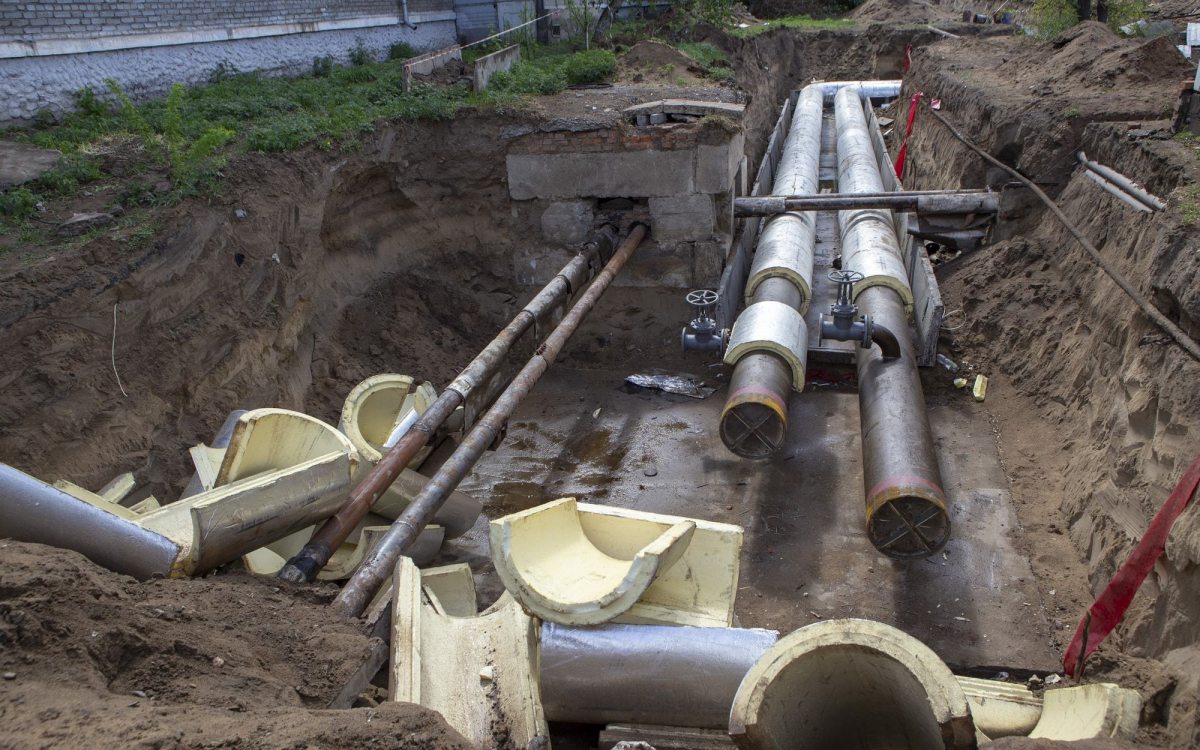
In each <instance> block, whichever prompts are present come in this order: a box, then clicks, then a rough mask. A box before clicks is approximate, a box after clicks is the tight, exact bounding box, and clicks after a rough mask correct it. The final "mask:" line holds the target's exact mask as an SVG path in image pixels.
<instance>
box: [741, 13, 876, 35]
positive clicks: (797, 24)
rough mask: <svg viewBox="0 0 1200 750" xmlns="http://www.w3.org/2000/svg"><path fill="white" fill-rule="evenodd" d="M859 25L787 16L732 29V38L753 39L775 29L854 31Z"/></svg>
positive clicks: (845, 19) (826, 19)
mask: <svg viewBox="0 0 1200 750" xmlns="http://www.w3.org/2000/svg"><path fill="white" fill-rule="evenodd" d="M856 25H857V24H856V23H855V21H854V20H852V19H849V18H813V17H811V16H785V17H783V18H775V19H772V20H770V21H767V22H766V23H764V24H760V25H758V26H750V27H749V28H745V29H730V30H729V34H730V36H736V37H742V38H746V37H751V36H757V35H758V34H762V33H764V32H767V31H773V30H774V29H835V30H836V29H853V28H855V26H856Z"/></svg>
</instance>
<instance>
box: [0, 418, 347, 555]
mask: <svg viewBox="0 0 1200 750" xmlns="http://www.w3.org/2000/svg"><path fill="white" fill-rule="evenodd" d="M357 465H358V452H357V451H356V450H355V449H354V446H353V445H351V444H350V441H349V440H347V439H346V437H345V436H344V435H342V434H341V433H340V432H338V431H337V430H335V429H334V428H333V427H330V426H329V425H327V424H325V423H324V422H321V421H320V420H317V419H313V418H312V417H310V416H308V415H306V414H301V413H299V412H293V411H287V410H285V409H256V410H254V411H250V412H246V413H245V414H243V415H241V417H239V419H238V420H237V423H236V425H235V427H234V430H233V434H232V436H231V438H230V443H229V448H228V449H227V450H226V451H225V453H224V455H223V458H222V460H221V463H220V465H219V466H218V467H217V468H216V470H215V477H216V481H217V483H218V486H216V487H213V488H210V489H207V490H206V491H204V492H200V493H198V494H196V495H192V496H190V497H187V498H185V499H182V500H179V501H177V502H174V503H171V504H169V505H165V506H162V507H160V508H158V509H155V510H151V511H150V512H147V513H142V514H138V513H137V512H135V511H134V510H133V509H130V508H124V507H122V506H120V505H118V504H116V503H113V502H110V501H108V500H107V499H106V498H104V497H103V496H101V495H99V494H96V493H89V492H87V491H86V490H79V488H75V489H76V490H77V491H78V492H79V494H78V495H72V494H68V493H67V492H65V491H53V492H46V491H43V490H41V488H39V487H38V486H37V485H39V484H40V485H43V486H44V487H46V489H49V490H53V488H49V487H48V486H47V485H44V483H39V482H37V480H33V478H32V477H28V476H27V475H21V477H23V479H22V478H21V477H15V478H14V481H16V480H18V479H19V480H20V481H21V482H23V483H24V484H27V485H28V484H30V481H32V482H34V483H37V484H32V485H30V487H31V488H34V489H36V490H37V492H36V494H37V495H38V497H43V498H44V501H43V502H40V503H34V504H33V506H32V509H31V511H24V512H26V513H28V512H32V513H33V514H34V515H35V516H36V515H40V516H41V518H28V519H23V522H22V523H21V524H3V525H0V528H3V529H6V530H9V531H7V533H9V535H11V536H12V537H13V538H15V539H20V540H22V541H31V542H41V543H43V544H53V545H55V546H59V547H63V548H65V549H74V550H77V551H79V552H82V553H83V554H86V555H88V556H89V557H92V559H94V560H96V561H97V562H98V563H100V564H102V565H105V566H106V567H109V568H111V569H113V570H117V571H119V572H128V573H130V574H131V575H136V576H139V577H147V576H149V575H166V576H172V577H180V576H188V575H199V574H201V573H205V572H207V571H209V570H212V569H213V568H215V567H217V566H218V565H222V564H224V563H227V562H229V561H231V560H235V559H237V558H238V557H240V556H241V555H243V554H245V553H247V552H250V551H251V550H254V549H257V548H259V547H261V546H263V545H265V544H270V543H271V542H274V541H276V540H278V539H281V538H282V537H285V536H287V535H288V534H291V533H292V532H294V531H296V530H297V529H301V528H304V527H305V526H310V525H312V524H313V523H314V522H315V521H317V520H319V519H321V518H325V517H327V516H328V515H329V514H330V513H332V512H333V511H334V509H336V507H337V504H338V503H339V502H340V501H341V498H342V496H343V495H344V494H345V492H346V490H347V489H348V488H349V485H350V479H351V477H352V476H353V475H354V472H355V470H356V468H357ZM27 480H28V481H27ZM18 500H19V498H11V497H9V496H8V494H7V493H0V516H4V515H6V514H7V513H9V512H10V510H13V512H23V511H20V510H17V509H16V508H15V507H14V508H12V509H10V508H9V507H8V505H9V504H12V503H17V502H18ZM88 508H91V509H96V510H100V511H102V512H103V513H104V516H105V518H104V519H103V523H102V524H100V525H102V526H103V527H104V528H105V529H106V531H105V534H107V535H108V536H114V537H115V538H123V537H130V538H136V539H138V540H142V539H144V538H146V534H147V533H148V534H149V535H150V537H153V538H155V539H157V540H158V541H157V542H156V543H154V544H149V548H152V549H153V550H154V553H153V554H156V555H157V554H158V553H159V552H161V551H162V550H165V549H173V550H174V551H175V552H174V555H173V556H172V559H171V562H170V564H169V565H162V564H161V563H160V562H159V561H158V560H161V558H157V559H156V560H155V561H154V562H151V561H150V560H149V559H148V555H149V553H147V555H146V556H142V555H140V553H139V552H138V551H137V550H135V549H133V548H130V549H129V551H128V556H126V553H125V551H123V548H121V547H118V548H116V549H113V550H110V551H107V552H104V553H100V552H98V551H97V550H96V549H95V546H96V545H95V542H94V540H93V539H91V538H89V533H99V531H95V532H91V531H90V527H91V526H92V525H95V523H96V522H95V521H94V520H89V519H94V518H95V517H94V516H93V515H92V514H91V513H90V512H89V511H88V510H87V509H88ZM50 519H55V520H53V521H51V520H50ZM51 523H53V524H54V525H57V526H62V525H63V524H64V523H66V524H67V526H66V528H71V529H73V532H72V533H70V534H63V533H61V531H60V530H56V529H52V528H50V525H49V524H51ZM122 527H127V528H122ZM135 530H136V531H135ZM143 532H145V533H143ZM140 543H141V542H139V544H140Z"/></svg>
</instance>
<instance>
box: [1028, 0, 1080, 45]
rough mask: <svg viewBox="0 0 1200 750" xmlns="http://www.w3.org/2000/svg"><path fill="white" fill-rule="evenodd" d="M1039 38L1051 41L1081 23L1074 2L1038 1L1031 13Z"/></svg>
mask: <svg viewBox="0 0 1200 750" xmlns="http://www.w3.org/2000/svg"><path fill="white" fill-rule="evenodd" d="M1031 13H1032V16H1033V24H1034V27H1035V28H1036V29H1037V32H1036V33H1037V36H1038V37H1040V38H1042V39H1051V38H1053V37H1056V36H1058V35H1059V34H1061V33H1063V32H1064V31H1066V30H1067V29H1069V28H1071V27H1072V26H1074V25H1075V24H1077V23H1079V11H1078V10H1077V9H1076V7H1075V2H1074V0H1037V2H1035V3H1034V4H1033V10H1032V11H1031Z"/></svg>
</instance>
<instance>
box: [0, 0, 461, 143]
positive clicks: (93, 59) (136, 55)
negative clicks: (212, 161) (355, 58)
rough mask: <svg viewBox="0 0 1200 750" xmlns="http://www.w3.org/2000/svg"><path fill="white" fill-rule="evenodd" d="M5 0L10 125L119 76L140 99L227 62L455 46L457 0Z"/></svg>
mask: <svg viewBox="0 0 1200 750" xmlns="http://www.w3.org/2000/svg"><path fill="white" fill-rule="evenodd" d="M404 11H405V3H404V2H403V0H92V1H91V2H86V1H85V2H81V1H80V0H73V1H72V0H0V126H5V125H19V124H23V123H28V122H30V121H32V120H33V119H34V118H35V116H37V115H38V113H39V112H41V111H42V110H46V111H48V112H50V113H52V114H60V113H61V112H63V111H65V110H66V109H68V108H69V107H70V106H71V102H72V94H73V92H75V91H78V90H79V89H81V88H85V87H90V88H92V89H94V90H97V91H100V92H101V93H102V94H103V91H104V81H105V80H106V79H108V78H113V79H115V80H116V81H117V82H118V83H120V85H121V86H122V87H123V88H125V90H126V91H128V92H129V93H130V94H131V95H132V96H134V97H135V98H142V97H149V96H157V95H161V94H163V93H165V92H166V91H167V90H169V89H170V87H171V84H173V83H175V82H179V83H183V84H189V85H190V84H193V83H198V82H201V81H204V80H205V79H206V78H207V77H208V76H209V74H210V73H211V72H212V71H213V70H214V69H215V68H217V67H223V68H233V69H236V70H239V71H261V72H263V73H266V74H272V75H292V74H297V73H304V72H306V71H307V70H309V69H311V65H312V60H313V58H314V57H323V56H326V55H329V56H331V57H333V58H334V59H335V60H336V61H338V62H345V61H346V60H347V58H348V53H349V50H350V49H351V48H353V47H356V46H357V45H360V44H361V45H363V46H365V48H366V49H367V50H368V51H369V52H370V53H371V54H372V55H374V56H375V58H376V59H379V58H382V57H383V56H385V55H386V54H387V50H388V47H389V46H390V45H392V44H394V43H396V42H407V43H408V44H410V45H412V46H413V47H415V48H417V49H420V50H429V49H437V48H440V47H445V46H448V45H450V44H453V43H454V40H455V15H454V0H408V2H407V11H408V19H407V20H408V21H409V23H408V24H405V23H404V20H405V16H404Z"/></svg>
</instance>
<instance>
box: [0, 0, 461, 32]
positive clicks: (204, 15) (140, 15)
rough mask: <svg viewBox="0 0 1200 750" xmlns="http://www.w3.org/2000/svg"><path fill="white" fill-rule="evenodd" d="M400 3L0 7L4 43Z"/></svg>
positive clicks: (423, 2) (340, 0) (342, 15)
mask: <svg viewBox="0 0 1200 750" xmlns="http://www.w3.org/2000/svg"><path fill="white" fill-rule="evenodd" d="M450 8H453V3H449V4H447V3H445V2H439V0H410V2H409V12H410V13H411V12H422V11H428V10H441V9H450ZM400 12H401V4H400V2H399V1H398V0H241V1H240V2H236V1H229V0H226V1H224V2H222V1H220V0H151V1H149V2H146V1H143V0H93V1H92V2H79V0H38V1H35V2H14V1H12V0H3V1H2V2H0V40H2V41H25V42H33V41H38V40H40V39H66V38H72V37H88V38H92V37H100V36H121V35H127V34H151V33H155V32H169V31H195V30H197V29H224V28H229V27H235V26H270V25H276V24H316V23H320V22H323V21H324V22H328V21H344V20H349V19H354V18H363V17H369V16H388V15H392V16H397V15H399V14H400Z"/></svg>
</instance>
